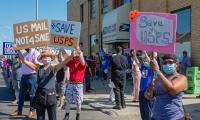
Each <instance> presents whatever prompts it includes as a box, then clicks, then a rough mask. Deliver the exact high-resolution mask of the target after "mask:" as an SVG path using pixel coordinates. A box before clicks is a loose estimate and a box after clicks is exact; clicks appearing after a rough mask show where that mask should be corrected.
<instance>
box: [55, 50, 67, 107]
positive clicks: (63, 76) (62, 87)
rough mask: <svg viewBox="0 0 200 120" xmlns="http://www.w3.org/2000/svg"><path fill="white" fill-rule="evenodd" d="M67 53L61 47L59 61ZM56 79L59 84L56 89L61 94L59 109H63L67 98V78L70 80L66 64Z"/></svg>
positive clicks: (65, 56)
mask: <svg viewBox="0 0 200 120" xmlns="http://www.w3.org/2000/svg"><path fill="white" fill-rule="evenodd" d="M67 56H68V55H67V53H66V52H65V51H64V49H60V51H59V55H58V61H59V62H62V61H63V60H64V58H67ZM56 80H57V86H56V91H57V94H58V95H59V101H60V103H59V105H58V110H61V109H62V108H63V106H64V98H65V96H64V95H65V91H66V80H69V70H68V68H67V67H66V66H65V67H63V68H61V69H60V70H59V71H58V72H57V74H56Z"/></svg>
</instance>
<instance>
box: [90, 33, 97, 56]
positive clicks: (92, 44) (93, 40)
mask: <svg viewBox="0 0 200 120" xmlns="http://www.w3.org/2000/svg"><path fill="white" fill-rule="evenodd" d="M95 47H96V35H95V34H92V35H90V53H93V52H95Z"/></svg>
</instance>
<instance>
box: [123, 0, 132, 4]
mask: <svg viewBox="0 0 200 120" xmlns="http://www.w3.org/2000/svg"><path fill="white" fill-rule="evenodd" d="M130 2H131V0H123V4H126V3H130Z"/></svg>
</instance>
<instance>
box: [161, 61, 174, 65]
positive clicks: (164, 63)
mask: <svg viewBox="0 0 200 120" xmlns="http://www.w3.org/2000/svg"><path fill="white" fill-rule="evenodd" d="M174 63H175V62H174V61H164V62H163V65H166V64H174Z"/></svg>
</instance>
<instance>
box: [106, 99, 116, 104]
mask: <svg viewBox="0 0 200 120" xmlns="http://www.w3.org/2000/svg"><path fill="white" fill-rule="evenodd" d="M107 104H108V105H114V104H115V102H114V101H111V100H109V101H108V102H107Z"/></svg>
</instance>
